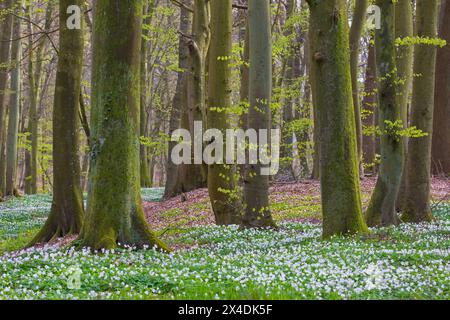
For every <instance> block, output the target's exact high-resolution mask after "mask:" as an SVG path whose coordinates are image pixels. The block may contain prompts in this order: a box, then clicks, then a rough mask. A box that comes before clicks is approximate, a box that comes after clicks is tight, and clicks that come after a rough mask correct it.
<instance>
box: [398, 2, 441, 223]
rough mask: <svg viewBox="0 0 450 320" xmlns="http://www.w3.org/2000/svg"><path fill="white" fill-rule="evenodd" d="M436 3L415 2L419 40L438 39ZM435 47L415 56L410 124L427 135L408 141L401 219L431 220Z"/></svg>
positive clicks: (423, 46)
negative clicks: (404, 193)
mask: <svg viewBox="0 0 450 320" xmlns="http://www.w3.org/2000/svg"><path fill="white" fill-rule="evenodd" d="M437 25H438V0H417V9H416V31H417V36H419V37H429V38H436V37H437ZM435 67H436V47H435V46H434V45H426V44H419V45H417V46H416V48H415V53H414V74H418V75H420V76H419V77H415V78H414V81H413V98H412V103H411V125H412V126H416V127H417V129H419V130H422V131H423V132H425V133H427V134H428V135H427V136H425V137H421V138H412V139H409V144H408V160H407V162H406V163H407V167H406V195H405V203H404V208H403V215H402V219H403V220H404V221H408V222H423V221H431V220H432V214H431V207H430V187H431V177H430V170H431V138H432V131H433V109H434V89H435Z"/></svg>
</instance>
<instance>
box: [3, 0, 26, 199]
mask: <svg viewBox="0 0 450 320" xmlns="http://www.w3.org/2000/svg"><path fill="white" fill-rule="evenodd" d="M21 2H22V1H21V0H19V1H17V5H18V6H19V7H20V5H21ZM20 37H21V21H20V19H18V18H14V27H13V39H15V40H14V41H13V42H12V47H11V61H12V63H13V65H14V67H13V68H12V70H11V94H10V96H9V97H10V99H9V106H10V108H9V115H8V133H7V138H6V189H5V195H7V196H12V195H17V194H18V191H17V186H16V174H17V139H18V133H19V118H20V96H21V83H20V82H21V81H20V80H21V76H20V61H21V60H22V48H21V43H22V42H21V40H20ZM16 39H17V40H16Z"/></svg>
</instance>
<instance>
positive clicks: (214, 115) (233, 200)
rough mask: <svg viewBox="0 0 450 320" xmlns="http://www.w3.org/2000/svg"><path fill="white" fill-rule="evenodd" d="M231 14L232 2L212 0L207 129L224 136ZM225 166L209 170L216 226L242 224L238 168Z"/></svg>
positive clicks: (229, 71) (226, 115)
mask: <svg viewBox="0 0 450 320" xmlns="http://www.w3.org/2000/svg"><path fill="white" fill-rule="evenodd" d="M231 13H232V1H231V0H211V45H210V49H209V80H208V84H209V86H208V113H207V125H208V128H214V129H218V130H220V131H221V132H222V134H223V136H225V130H226V129H227V128H229V121H228V116H229V115H228V113H227V110H228V109H229V108H230V107H231V87H230V86H231V82H230V81H231V68H230V65H229V64H230V61H229V59H230V57H231V54H232V51H231V49H232V48H231V36H232V14H231ZM209 143H210V144H211V143H214V141H209ZM222 147H223V146H222ZM223 155H225V152H223ZM221 162H222V163H214V164H212V165H209V167H208V191H209V196H210V198H211V205H212V209H213V212H214V216H215V219H216V223H217V224H219V225H227V224H240V223H241V216H242V212H241V211H242V204H241V197H240V195H239V194H238V192H237V189H236V187H237V184H236V170H235V166H234V165H228V164H225V157H224V158H223V160H222V161H221Z"/></svg>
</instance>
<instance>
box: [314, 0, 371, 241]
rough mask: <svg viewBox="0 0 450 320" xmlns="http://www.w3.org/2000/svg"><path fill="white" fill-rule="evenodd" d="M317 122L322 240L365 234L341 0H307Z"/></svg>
mask: <svg viewBox="0 0 450 320" xmlns="http://www.w3.org/2000/svg"><path fill="white" fill-rule="evenodd" d="M307 2H308V4H309V7H310V12H311V16H310V19H311V20H310V31H311V32H310V36H311V43H312V47H311V55H312V57H313V60H312V66H311V67H312V74H313V78H312V80H313V83H312V86H313V88H314V90H315V93H314V96H315V100H316V101H315V108H316V110H315V112H316V114H317V115H316V116H317V120H318V122H319V126H318V127H319V140H320V180H321V193H322V214H323V236H324V237H325V238H327V237H330V236H333V235H342V234H354V233H358V232H366V231H367V227H366V224H365V222H364V219H363V216H362V209H361V193H360V185H359V169H358V157H357V145H356V127H355V113H354V108H353V103H352V86H351V75H350V61H349V58H348V57H349V56H350V48H349V38H348V18H347V11H346V1H345V0H333V1H330V0H309V1H307Z"/></svg>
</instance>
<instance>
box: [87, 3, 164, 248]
mask: <svg viewBox="0 0 450 320" xmlns="http://www.w3.org/2000/svg"><path fill="white" fill-rule="evenodd" d="M142 10H143V7H142V0H128V1H123V0H97V1H96V3H95V7H94V16H95V18H94V21H95V23H94V43H93V46H94V49H93V52H94V57H93V73H92V84H93V87H92V114H91V128H92V139H91V141H92V147H91V162H90V163H91V169H90V175H89V178H90V179H89V191H88V205H87V210H86V218H85V220H84V224H83V227H82V230H81V234H80V237H79V239H80V243H79V245H80V246H84V247H89V248H91V249H93V250H97V249H101V248H106V249H109V248H114V247H117V246H118V245H119V244H120V245H132V246H137V247H143V246H145V245H149V246H150V247H152V246H157V247H159V248H162V249H166V250H167V248H166V246H165V245H164V244H163V243H162V242H161V241H160V240H159V239H157V237H156V236H155V235H154V234H153V232H151V231H150V229H149V226H148V224H147V221H146V220H145V217H144V212H143V208H142V203H141V196H140V169H139V163H140V160H139V119H140V116H139V115H140V106H139V102H140V90H139V88H140V86H139V83H140V61H139V60H140V54H139V51H140V47H141V36H142Z"/></svg>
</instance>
